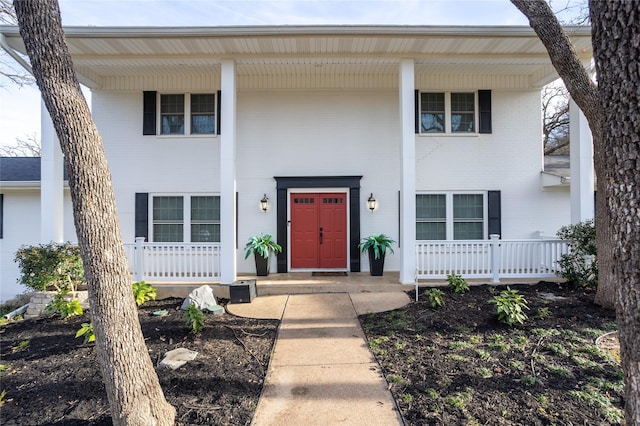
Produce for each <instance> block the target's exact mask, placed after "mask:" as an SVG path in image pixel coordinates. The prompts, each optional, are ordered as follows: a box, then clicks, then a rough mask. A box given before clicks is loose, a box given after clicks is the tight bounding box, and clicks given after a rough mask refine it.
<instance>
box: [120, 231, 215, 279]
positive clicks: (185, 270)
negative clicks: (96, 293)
mask: <svg viewBox="0 0 640 426" xmlns="http://www.w3.org/2000/svg"><path fill="white" fill-rule="evenodd" d="M124 248H125V251H126V253H127V260H128V262H129V270H130V272H131V275H132V277H133V279H134V280H135V281H203V282H207V281H219V280H220V244H219V243H189V244H183V243H145V242H144V238H136V243H135V244H125V245H124Z"/></svg>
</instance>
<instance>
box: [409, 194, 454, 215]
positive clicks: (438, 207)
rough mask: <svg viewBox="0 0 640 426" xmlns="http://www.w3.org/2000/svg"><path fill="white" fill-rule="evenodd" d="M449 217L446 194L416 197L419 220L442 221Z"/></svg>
mask: <svg viewBox="0 0 640 426" xmlns="http://www.w3.org/2000/svg"><path fill="white" fill-rule="evenodd" d="M446 217H447V204H446V198H445V195H444V194H419V195H416V218H417V219H442V220H444V219H445V218H446Z"/></svg>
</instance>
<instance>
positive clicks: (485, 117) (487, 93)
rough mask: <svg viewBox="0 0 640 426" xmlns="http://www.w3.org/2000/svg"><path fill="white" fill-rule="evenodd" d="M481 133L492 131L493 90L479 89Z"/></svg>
mask: <svg viewBox="0 0 640 426" xmlns="http://www.w3.org/2000/svg"><path fill="white" fill-rule="evenodd" d="M478 108H479V109H480V116H479V118H480V126H479V127H480V129H479V132H480V133H491V132H492V130H491V90H478Z"/></svg>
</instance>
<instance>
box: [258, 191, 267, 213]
mask: <svg viewBox="0 0 640 426" xmlns="http://www.w3.org/2000/svg"><path fill="white" fill-rule="evenodd" d="M260 208H261V209H262V211H263V212H265V213H266V212H267V210H269V198H268V197H267V194H264V197H262V200H260Z"/></svg>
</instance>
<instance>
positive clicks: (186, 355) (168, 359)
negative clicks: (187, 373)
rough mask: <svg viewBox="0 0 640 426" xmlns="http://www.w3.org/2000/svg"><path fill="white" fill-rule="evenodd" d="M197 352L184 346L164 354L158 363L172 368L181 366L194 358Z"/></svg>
mask: <svg viewBox="0 0 640 426" xmlns="http://www.w3.org/2000/svg"><path fill="white" fill-rule="evenodd" d="M197 355H198V352H194V351H190V350H189V349H185V348H178V349H174V350H172V351H169V352H167V353H165V354H164V357H163V358H162V361H160V365H161V366H162V367H167V368H170V369H172V370H175V369H177V368H180V367H182V366H183V365H185V364H186V363H187V362H189V361H193V360H194V359H196V356H197Z"/></svg>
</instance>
